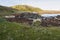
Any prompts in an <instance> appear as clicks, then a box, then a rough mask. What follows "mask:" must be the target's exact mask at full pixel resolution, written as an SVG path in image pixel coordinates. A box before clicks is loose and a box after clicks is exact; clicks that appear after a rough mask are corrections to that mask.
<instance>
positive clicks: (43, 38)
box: [0, 19, 60, 40]
mask: <svg viewBox="0 0 60 40" xmlns="http://www.w3.org/2000/svg"><path fill="white" fill-rule="evenodd" d="M0 40H60V27H33V26H29V25H24V24H19V23H15V22H12V23H11V22H7V21H5V20H4V19H0Z"/></svg>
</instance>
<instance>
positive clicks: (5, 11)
mask: <svg viewBox="0 0 60 40" xmlns="http://www.w3.org/2000/svg"><path fill="white" fill-rule="evenodd" d="M16 11H18V10H16V9H13V8H11V7H6V6H0V16H2V15H10V14H12V13H14V12H16Z"/></svg>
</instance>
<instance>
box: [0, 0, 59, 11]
mask: <svg viewBox="0 0 60 40" xmlns="http://www.w3.org/2000/svg"><path fill="white" fill-rule="evenodd" d="M0 5H3V6H14V5H30V6H33V7H38V8H41V9H43V10H60V0H0Z"/></svg>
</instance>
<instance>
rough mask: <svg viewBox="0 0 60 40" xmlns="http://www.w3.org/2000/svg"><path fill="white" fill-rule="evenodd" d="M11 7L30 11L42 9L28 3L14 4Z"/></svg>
mask: <svg viewBox="0 0 60 40" xmlns="http://www.w3.org/2000/svg"><path fill="white" fill-rule="evenodd" d="M12 8H15V9H17V10H19V11H30V12H40V11H42V9H40V8H35V7H32V6H28V5H16V6H12Z"/></svg>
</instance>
